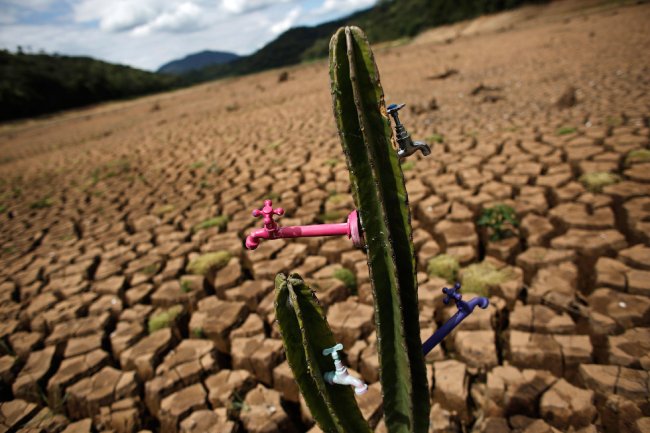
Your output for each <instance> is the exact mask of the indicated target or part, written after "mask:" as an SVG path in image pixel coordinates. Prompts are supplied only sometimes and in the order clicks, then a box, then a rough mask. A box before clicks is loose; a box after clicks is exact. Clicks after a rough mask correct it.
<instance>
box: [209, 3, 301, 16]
mask: <svg viewBox="0 0 650 433" xmlns="http://www.w3.org/2000/svg"><path fill="white" fill-rule="evenodd" d="M293 1H296V0H221V2H220V4H221V7H222V8H223V9H224V11H226V12H228V13H232V14H241V13H244V12H250V11H254V10H258V9H264V8H267V7H271V6H273V5H277V4H279V3H289V2H293Z"/></svg>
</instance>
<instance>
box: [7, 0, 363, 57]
mask: <svg viewBox="0 0 650 433" xmlns="http://www.w3.org/2000/svg"><path fill="white" fill-rule="evenodd" d="M332 1H333V0H275V1H272V0H0V15H2V12H3V11H4V8H5V7H9V6H11V7H17V6H15V5H17V4H21V5H29V7H30V8H32V9H31V11H32V13H34V14H39V15H38V19H37V20H36V21H34V22H32V21H30V20H29V19H25V18H23V17H22V16H17V18H15V19H12V20H9V19H7V18H6V16H3V17H2V19H0V22H3V21H4V23H3V24H2V25H0V47H2V48H9V49H15V48H16V46H18V45H21V46H23V47H26V46H30V47H32V49H33V50H34V51H38V50H41V49H43V50H45V51H46V52H49V53H53V52H56V53H59V54H67V55H85V56H91V57H94V58H97V59H102V60H106V61H109V62H113V63H120V64H127V65H132V66H135V67H138V68H143V69H149V70H155V69H157V68H158V67H159V66H160V65H162V64H163V63H166V62H168V61H170V60H173V59H176V58H180V57H184V56H186V55H188V54H191V53H195V52H198V51H202V50H206V49H209V50H220V51H231V52H234V53H237V54H249V53H251V52H253V51H255V50H256V49H259V48H261V47H262V46H263V45H264V44H265V43H267V42H269V41H270V40H271V39H273V38H275V37H276V36H277V35H278V34H279V33H281V32H283V31H285V30H287V29H289V28H290V27H292V26H295V25H301V24H302V25H304V24H307V23H308V24H317V23H319V22H322V21H323V20H326V19H327V20H329V19H334V18H338V17H340V16H342V15H344V14H345V13H346V12H347V13H349V9H348V8H349V7H350V6H349V5H350V4H351V3H354V4H357V5H358V4H363V5H366V4H372V3H374V1H373V0H351V1H348V2H345V3H346V4H347V5H348V6H346V12H342V11H333V12H332V11H330V12H327V13H325V14H323V15H319V16H316V15H315V12H316V10H317V9H319V8H320V9H322V8H324V7H326V6H327V5H329V6H327V7H328V8H331V7H333V6H332V5H333V3H332ZM335 1H338V2H341V0H335ZM62 2H64V3H62ZM297 2H301V3H302V4H301V5H296V3H297ZM292 3H293V4H292ZM342 7H343V6H342ZM21 10H27V9H25V8H23V9H21ZM43 11H45V12H43ZM62 11H63V12H62ZM28 12H29V11H28ZM55 12H56V14H57V15H56V16H54V13H55ZM48 13H51V14H52V19H51V20H49V21H48V20H44V16H46V15H47V14H48ZM44 14H45V15H44Z"/></svg>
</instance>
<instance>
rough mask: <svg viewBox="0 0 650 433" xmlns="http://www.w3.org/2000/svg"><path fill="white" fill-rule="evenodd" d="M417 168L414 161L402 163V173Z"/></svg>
mask: <svg viewBox="0 0 650 433" xmlns="http://www.w3.org/2000/svg"><path fill="white" fill-rule="evenodd" d="M414 168H415V163H414V162H413V161H406V162H403V163H402V171H411V170H413V169H414Z"/></svg>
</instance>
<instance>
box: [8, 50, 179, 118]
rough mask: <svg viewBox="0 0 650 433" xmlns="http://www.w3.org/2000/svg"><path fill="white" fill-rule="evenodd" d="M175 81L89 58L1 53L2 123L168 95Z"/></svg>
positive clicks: (164, 76) (167, 77) (163, 76)
mask: <svg viewBox="0 0 650 433" xmlns="http://www.w3.org/2000/svg"><path fill="white" fill-rule="evenodd" d="M174 84H175V78H173V77H170V76H166V75H159V74H154V73H151V72H145V71H141V70H139V69H135V68H130V67H128V66H122V65H113V64H111V63H106V62H101V61H99V60H95V59H91V58H89V57H68V56H58V55H48V54H25V53H20V52H19V53H11V52H9V51H6V50H0V120H9V119H17V118H21V117H28V116H36V115H39V114H44V113H50V112H53V111H57V110H63V109H66V108H72V107H78V106H82V105H87V104H93V103H96V102H101V101H106V100H110V99H119V98H126V97H132V96H137V95H143V94H147V93H153V92H157V91H161V90H167V89H170V88H171V87H172V86H173V85H174Z"/></svg>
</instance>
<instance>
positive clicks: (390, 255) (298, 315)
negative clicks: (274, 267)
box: [247, 27, 430, 433]
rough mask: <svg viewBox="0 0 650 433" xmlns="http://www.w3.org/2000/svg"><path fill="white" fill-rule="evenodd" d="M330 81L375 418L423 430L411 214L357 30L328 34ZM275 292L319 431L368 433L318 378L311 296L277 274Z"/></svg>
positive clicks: (424, 391) (350, 400) (425, 406)
mask: <svg viewBox="0 0 650 433" xmlns="http://www.w3.org/2000/svg"><path fill="white" fill-rule="evenodd" d="M330 79H331V89H332V98H333V105H334V117H335V118H336V123H337V127H338V130H339V135H340V138H341V143H342V146H343V150H344V153H345V157H346V160H347V166H348V170H349V172H350V183H351V185H352V195H353V198H354V202H355V205H356V208H357V211H358V214H359V222H360V225H361V228H362V231H363V234H364V236H365V244H366V249H367V253H368V254H367V257H368V267H369V270H370V281H371V283H372V284H371V285H372V290H373V295H374V300H375V324H376V331H377V352H378V356H379V362H380V365H381V370H380V380H381V386H382V393H383V399H384V401H383V410H384V420H385V422H386V427H387V429H388V431H389V432H390V433H425V432H427V431H428V427H429V411H430V403H429V389H428V384H427V377H426V370H425V366H424V356H423V352H422V351H423V348H422V342H421V340H420V325H419V311H418V296H417V279H416V273H415V252H414V247H413V240H412V229H411V215H410V212H409V207H408V197H407V194H406V187H405V184H404V175H403V173H402V168H401V166H400V163H399V158H398V154H397V147H398V146H397V143H396V141H395V139H394V137H393V132H392V128H391V125H390V122H389V119H388V114H387V111H386V106H385V103H384V96H383V91H382V88H381V84H380V82H379V73H378V71H377V66H376V65H375V61H374V57H373V54H372V51H371V49H370V44H369V43H368V40H367V38H366V36H365V35H364V34H363V32H362V31H361V30H360V29H359V28H356V27H345V28H340V29H339V30H338V31H337V32H336V33H335V34H334V36H333V37H332V40H331V42H330ZM269 208H271V209H272V207H271V206H270V203H269ZM350 215H353V214H350ZM349 218H350V217H349ZM354 220H355V221H356V213H355V214H354ZM249 238H250V236H249ZM247 239H248V238H247ZM247 242H248V240H247ZM275 295H276V305H275V306H276V318H277V320H278V323H279V324H280V329H281V333H282V339H283V342H284V347H285V351H286V354H287V360H288V362H289V366H290V367H291V369H292V371H293V373H294V376H295V378H296V381H297V383H298V386H299V388H300V391H301V393H302V395H303V396H304V398H305V402H306V403H307V405H308V406H309V408H310V410H311V412H312V415H313V416H314V419H315V420H316V421H317V422H318V424H319V425H320V427H321V429H322V430H323V431H326V432H363V431H370V428H369V426H368V424H367V423H366V421H365V420H364V419H363V417H362V416H361V411H360V410H359V407H358V406H357V404H356V401H355V399H354V395H353V393H352V391H351V389H350V387H348V386H339V385H329V384H328V383H327V382H325V380H324V377H323V374H324V373H325V371H326V369H327V370H331V369H332V363H331V360H330V359H328V358H326V357H325V356H323V354H322V350H323V349H324V348H328V347H332V346H334V345H335V344H336V342H335V341H334V338H333V336H332V332H331V331H330V329H329V327H328V326H327V322H326V320H325V318H324V317H323V315H322V312H321V309H320V306H319V305H318V302H317V300H316V298H315V296H314V295H313V294H312V293H311V291H310V290H309V288H308V287H307V286H305V284H304V282H303V281H302V280H301V279H300V278H299V277H298V276H297V275H290V276H289V278H286V277H285V276H284V275H282V274H279V275H278V276H277V278H276V293H275Z"/></svg>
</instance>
